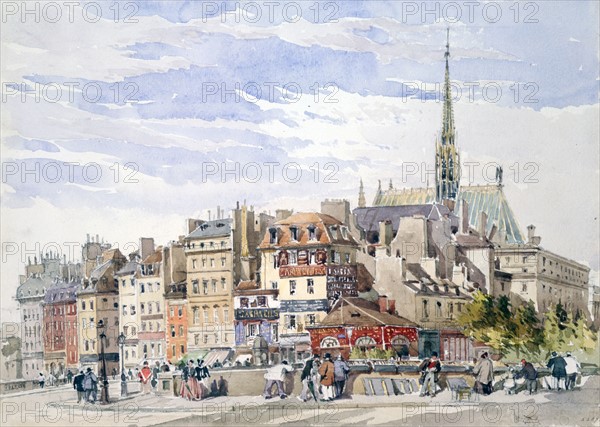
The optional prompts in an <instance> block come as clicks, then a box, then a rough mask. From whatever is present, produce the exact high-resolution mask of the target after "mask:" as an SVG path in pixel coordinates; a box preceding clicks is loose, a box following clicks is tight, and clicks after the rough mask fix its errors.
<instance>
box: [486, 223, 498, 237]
mask: <svg viewBox="0 0 600 427" xmlns="http://www.w3.org/2000/svg"><path fill="white" fill-rule="evenodd" d="M497 231H498V227H497V226H496V224H494V225H492V229H491V230H490V235H489V236H488V240H492V239H493V238H494V236H495V235H496V232H497Z"/></svg>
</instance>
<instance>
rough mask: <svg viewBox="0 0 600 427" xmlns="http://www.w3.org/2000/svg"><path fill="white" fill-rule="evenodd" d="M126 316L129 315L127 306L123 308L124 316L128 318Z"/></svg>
mask: <svg viewBox="0 0 600 427" xmlns="http://www.w3.org/2000/svg"><path fill="white" fill-rule="evenodd" d="M126 315H127V306H126V305H124V306H123V316H126Z"/></svg>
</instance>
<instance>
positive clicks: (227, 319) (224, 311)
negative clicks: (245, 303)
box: [223, 308, 229, 323]
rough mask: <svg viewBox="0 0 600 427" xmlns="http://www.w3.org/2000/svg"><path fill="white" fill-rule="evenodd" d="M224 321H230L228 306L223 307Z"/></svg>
mask: <svg viewBox="0 0 600 427" xmlns="http://www.w3.org/2000/svg"><path fill="white" fill-rule="evenodd" d="M223 321H224V322H225V323H229V309H228V308H224V309H223Z"/></svg>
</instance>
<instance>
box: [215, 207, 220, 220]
mask: <svg viewBox="0 0 600 427" xmlns="http://www.w3.org/2000/svg"><path fill="white" fill-rule="evenodd" d="M216 219H221V206H217V218H216Z"/></svg>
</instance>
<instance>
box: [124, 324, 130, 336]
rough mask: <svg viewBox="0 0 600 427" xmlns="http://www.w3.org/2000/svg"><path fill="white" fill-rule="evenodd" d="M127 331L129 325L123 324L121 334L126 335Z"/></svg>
mask: <svg viewBox="0 0 600 427" xmlns="http://www.w3.org/2000/svg"><path fill="white" fill-rule="evenodd" d="M128 331H129V326H123V335H125V336H127V332H128Z"/></svg>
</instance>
